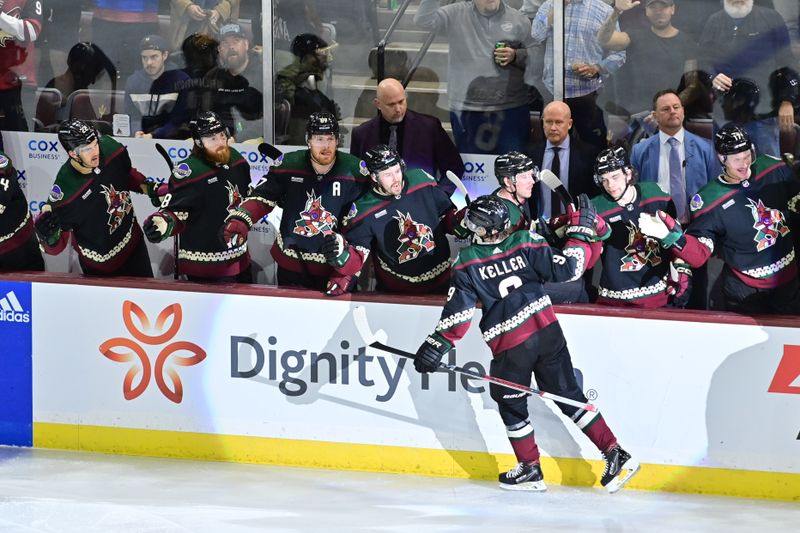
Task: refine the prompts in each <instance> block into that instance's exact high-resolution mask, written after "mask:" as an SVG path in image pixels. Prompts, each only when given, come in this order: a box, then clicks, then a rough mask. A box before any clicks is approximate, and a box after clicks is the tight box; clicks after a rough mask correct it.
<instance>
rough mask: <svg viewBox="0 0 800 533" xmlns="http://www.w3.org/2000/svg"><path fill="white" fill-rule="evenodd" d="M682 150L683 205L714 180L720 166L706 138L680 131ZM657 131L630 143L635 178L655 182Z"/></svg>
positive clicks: (656, 170) (657, 151)
mask: <svg viewBox="0 0 800 533" xmlns="http://www.w3.org/2000/svg"><path fill="white" fill-rule="evenodd" d="M683 135H684V137H683V143H684V152H685V154H686V170H685V176H686V205H687V206H688V205H689V200H690V199H691V197H692V196H694V195H695V194H697V191H699V190H700V189H701V188H702V187H703V185H705V184H706V183H708V182H709V181H711V180H713V179H716V177H717V176H719V174H720V172H721V171H722V167H721V165H720V163H719V159H717V156H716V154H715V153H714V147H713V146H711V142H709V141H708V140H706V139H704V138H702V137H700V136H698V135H695V134H693V133H689V132H688V131H686V130H684V132H683ZM658 139H659V136H658V134H656V135H653V136H652V137H648V138H647V139H645V140H643V141H640V142H639V143H637V144H635V145H634V146H633V150H632V152H631V164H632V165H633V167H634V168H635V169H636V172H637V173H638V174H639V181H655V182H657V181H658V158H659V155H660V153H661V152H660V147H659V144H658Z"/></svg>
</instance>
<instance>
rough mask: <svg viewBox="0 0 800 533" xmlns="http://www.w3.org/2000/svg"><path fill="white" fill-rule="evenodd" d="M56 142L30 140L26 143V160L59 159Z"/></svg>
mask: <svg viewBox="0 0 800 533" xmlns="http://www.w3.org/2000/svg"><path fill="white" fill-rule="evenodd" d="M58 146H59V145H58V141H57V140H56V141H51V140H49V139H31V140H30V141H28V159H59V158H60V157H61V154H60V153H59V148H58Z"/></svg>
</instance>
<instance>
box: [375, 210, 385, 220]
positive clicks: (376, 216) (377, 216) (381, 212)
mask: <svg viewBox="0 0 800 533" xmlns="http://www.w3.org/2000/svg"><path fill="white" fill-rule="evenodd" d="M385 214H386V209H381V210H380V211H378V212H377V213H375V218H381V217H382V216H383V215H385Z"/></svg>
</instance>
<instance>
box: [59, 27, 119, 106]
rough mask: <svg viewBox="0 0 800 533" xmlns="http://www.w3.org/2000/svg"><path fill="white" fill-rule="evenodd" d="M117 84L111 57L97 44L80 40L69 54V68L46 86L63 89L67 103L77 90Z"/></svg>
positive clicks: (107, 87)
mask: <svg viewBox="0 0 800 533" xmlns="http://www.w3.org/2000/svg"><path fill="white" fill-rule="evenodd" d="M103 74H105V75H106V76H103ZM116 84H117V70H116V68H115V67H114V63H112V62H111V59H109V57H108V56H107V55H106V54H105V53H104V52H103V50H101V49H100V47H99V46H97V45H96V44H94V43H86V42H80V43H77V44H75V45H74V46H73V47H72V48H71V49H70V51H69V54H68V55H67V70H66V71H64V72H63V73H62V74H60V75H58V76H56V77H55V78H53V79H52V80H50V81H48V82H47V85H46V87H48V88H55V89H58V90H59V91H61V94H62V96H63V97H64V99H63V100H62V102H63V103H64V104H66V102H67V98H68V97H69V95H70V94H72V93H73V92H75V91H79V90H82V89H88V88H90V87H92V88H97V89H112V90H113V89H115V88H116Z"/></svg>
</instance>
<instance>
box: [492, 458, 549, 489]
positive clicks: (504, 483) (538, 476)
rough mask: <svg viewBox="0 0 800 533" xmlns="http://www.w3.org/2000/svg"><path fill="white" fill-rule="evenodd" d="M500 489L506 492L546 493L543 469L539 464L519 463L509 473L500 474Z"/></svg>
mask: <svg viewBox="0 0 800 533" xmlns="http://www.w3.org/2000/svg"><path fill="white" fill-rule="evenodd" d="M499 479H500V488H501V489H506V490H534V491H538V492H541V491H545V490H547V485H545V484H544V476H543V475H542V469H541V467H540V466H539V464H538V463H535V464H527V463H518V464H517V466H516V467H514V468H512V469H511V470H509V471H508V472H504V473H502V474H500V477H499Z"/></svg>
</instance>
